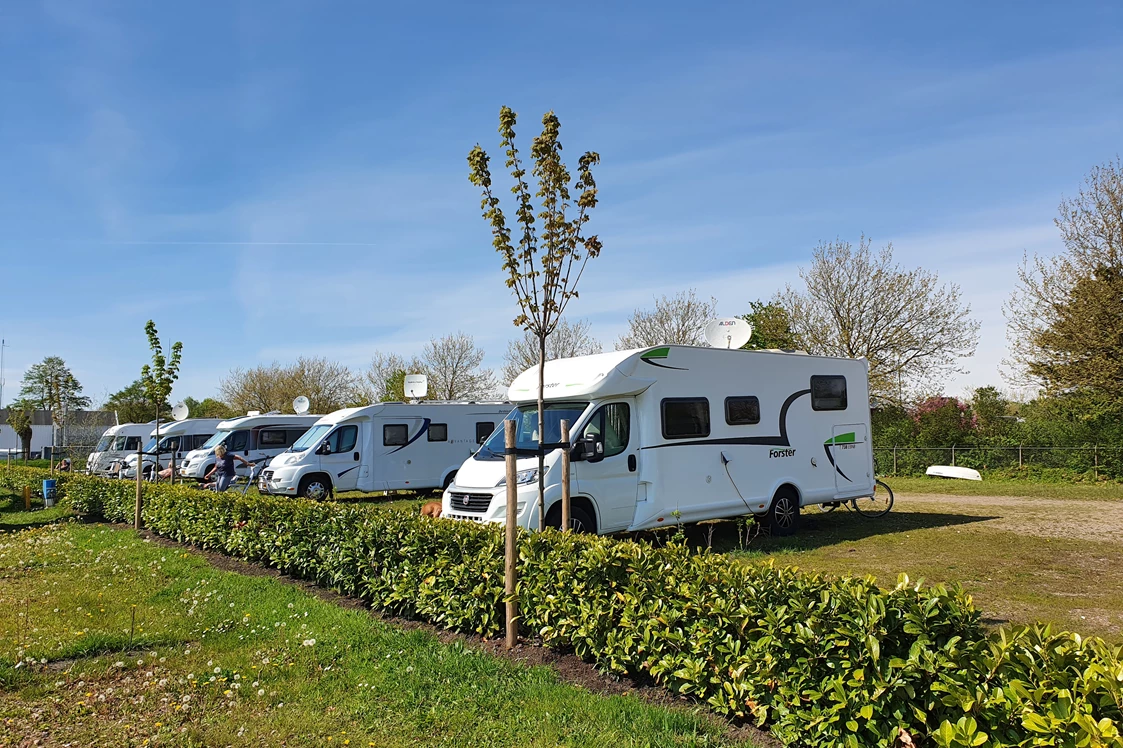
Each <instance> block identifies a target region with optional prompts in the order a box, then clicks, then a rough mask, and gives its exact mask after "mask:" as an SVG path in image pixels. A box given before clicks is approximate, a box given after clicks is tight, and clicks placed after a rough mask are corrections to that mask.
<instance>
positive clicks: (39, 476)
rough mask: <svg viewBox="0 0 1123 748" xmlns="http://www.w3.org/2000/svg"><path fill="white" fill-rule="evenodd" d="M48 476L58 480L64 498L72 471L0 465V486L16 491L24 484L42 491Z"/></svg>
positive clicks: (60, 497)
mask: <svg viewBox="0 0 1123 748" xmlns="http://www.w3.org/2000/svg"><path fill="white" fill-rule="evenodd" d="M48 478H54V479H55V480H56V481H58V496H59V499H60V500H61V499H65V498H66V496H67V490H66V484H67V482H68V481H70V480H71V479H72V478H74V474H73V473H58V472H56V473H54V474H53V475H52V474H51V472H50V471H49V470H47V469H46V468H34V467H12V468H7V467H0V488H8V489H11V490H12V491H15V492H16V493H23V489H24V486H27V487H28V488H30V489H31V490H32V491H33V492H36V493H42V491H43V481H44V480H45V479H48ZM135 495H136V494H135V489H134V496H135Z"/></svg>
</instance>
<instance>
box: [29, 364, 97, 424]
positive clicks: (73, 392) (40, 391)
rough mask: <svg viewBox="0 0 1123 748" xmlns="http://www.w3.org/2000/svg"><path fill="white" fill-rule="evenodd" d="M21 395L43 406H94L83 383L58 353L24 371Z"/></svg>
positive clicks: (32, 403) (65, 407) (67, 408)
mask: <svg viewBox="0 0 1123 748" xmlns="http://www.w3.org/2000/svg"><path fill="white" fill-rule="evenodd" d="M20 399H21V400H25V401H27V402H28V403H31V405H32V406H34V407H35V408H37V409H40V410H55V409H58V410H60V411H61V410H64V409H65V410H81V409H82V408H88V407H89V406H90V398H88V397H86V396H84V395H83V394H82V384H81V383H80V382H79V381H78V380H77V379H76V378H75V377H74V374H73V373H72V372H71V371H70V367H68V366H67V365H66V362H65V361H63V360H62V359H61V358H59V357H58V356H47V357H46V358H44V359H43V360H42V361H40V362H39V363H37V364H34V365H33V366H31V367H30V368H29V369H28V370H27V372H26V373H25V374H24V375H23V382H21V386H20Z"/></svg>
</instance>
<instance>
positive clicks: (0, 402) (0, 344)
mask: <svg viewBox="0 0 1123 748" xmlns="http://www.w3.org/2000/svg"><path fill="white" fill-rule="evenodd" d="M7 347H8V341H6V340H4V339H3V338H0V408H3V407H4V349H5V348H7Z"/></svg>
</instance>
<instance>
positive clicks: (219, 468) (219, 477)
mask: <svg viewBox="0 0 1123 748" xmlns="http://www.w3.org/2000/svg"><path fill="white" fill-rule="evenodd" d="M234 460H237V461H238V462H240V463H242V464H243V465H246V466H247V467H249V468H250V469H252V468H253V466H254V463H252V462H250V461H249V460H244V459H242V456H241V455H236V454H233V453H231V452H227V451H226V445H224V444H219V445H218V446H217V447H215V448H214V467H213V468H211V469H210V472H209V473H207V474H206V476H205V477H204V480H210V478H211V476H212V475H213V476H214V490H216V491H218V492H220V493H221V492H222V491H225V490H226V489H228V488H230V484H231V482H233V480H234V475H235V474H234Z"/></svg>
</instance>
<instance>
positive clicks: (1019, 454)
mask: <svg viewBox="0 0 1123 748" xmlns="http://www.w3.org/2000/svg"><path fill="white" fill-rule="evenodd" d="M1021 466H1022V445H1021V444H1019V445H1018V467H1019V468H1020V467H1021Z"/></svg>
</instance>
